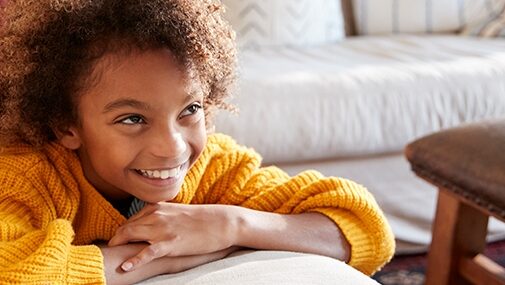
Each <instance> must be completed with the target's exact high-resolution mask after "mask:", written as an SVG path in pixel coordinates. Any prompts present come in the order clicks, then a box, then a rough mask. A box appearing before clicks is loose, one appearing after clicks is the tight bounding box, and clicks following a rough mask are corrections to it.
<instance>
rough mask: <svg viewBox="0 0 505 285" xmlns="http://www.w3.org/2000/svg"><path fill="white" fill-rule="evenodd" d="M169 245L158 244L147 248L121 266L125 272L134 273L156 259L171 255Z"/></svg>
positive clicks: (165, 243)
mask: <svg viewBox="0 0 505 285" xmlns="http://www.w3.org/2000/svg"><path fill="white" fill-rule="evenodd" d="M169 253H170V252H169V249H168V243H167V242H158V243H154V244H151V245H148V246H147V247H145V248H144V249H143V250H142V251H140V252H139V253H138V254H137V255H135V256H134V257H132V258H129V259H128V260H126V261H125V262H123V264H121V269H123V270H124V271H133V270H135V269H137V268H139V267H141V266H142V265H144V264H147V263H149V262H151V261H152V260H154V259H156V258H160V257H162V256H165V255H167V254H169Z"/></svg>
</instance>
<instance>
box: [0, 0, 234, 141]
mask: <svg viewBox="0 0 505 285" xmlns="http://www.w3.org/2000/svg"><path fill="white" fill-rule="evenodd" d="M222 12H223V7H222V5H221V4H220V2H219V1H217V0H8V1H7V5H6V6H5V7H4V8H0V17H3V18H4V27H2V29H0V30H1V31H0V122H1V123H0V136H1V139H0V143H1V144H3V145H5V144H12V143H27V144H30V145H33V146H41V145H43V144H45V143H47V142H49V141H53V140H55V139H56V136H55V130H61V129H64V128H65V127H68V126H70V125H71V124H73V123H75V122H77V120H78V117H77V112H76V107H75V105H76V104H75V102H76V97H77V96H78V95H77V94H78V93H79V92H80V91H82V90H83V89H84V88H85V87H86V85H89V84H90V80H89V78H87V77H89V75H88V74H90V73H91V70H92V68H93V65H94V63H95V62H96V60H97V59H99V58H101V57H102V56H103V55H104V54H106V53H109V52H115V51H119V50H121V51H124V50H129V49H141V50H148V49H156V48H167V49H169V50H170V51H171V52H172V54H173V55H174V57H175V58H176V60H177V61H178V62H179V63H180V64H181V65H182V66H183V67H184V68H185V69H186V70H191V73H192V74H195V75H196V77H197V79H198V81H199V82H200V83H201V85H202V89H203V90H204V92H205V97H204V105H205V112H206V118H207V120H208V118H210V117H211V115H212V114H213V112H214V110H215V109H216V108H228V109H229V108H230V106H229V105H228V104H227V103H226V102H225V100H226V98H227V97H228V95H229V93H230V92H231V84H232V83H233V81H234V79H235V65H236V51H235V42H234V33H233V31H232V29H231V27H230V26H229V25H228V23H226V22H225V21H224V20H223V19H222ZM207 122H209V121H207Z"/></svg>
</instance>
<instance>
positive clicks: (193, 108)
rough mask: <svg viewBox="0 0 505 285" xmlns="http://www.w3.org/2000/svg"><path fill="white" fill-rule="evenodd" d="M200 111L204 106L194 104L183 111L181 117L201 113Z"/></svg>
mask: <svg viewBox="0 0 505 285" xmlns="http://www.w3.org/2000/svg"><path fill="white" fill-rule="evenodd" d="M200 109H202V105H201V104H200V103H193V104H191V105H189V106H188V107H187V108H186V109H185V110H184V111H182V113H181V115H180V117H181V118H183V117H186V116H190V115H193V114H196V113H198V111H200Z"/></svg>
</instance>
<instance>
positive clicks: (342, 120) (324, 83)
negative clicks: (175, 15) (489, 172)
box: [216, 35, 505, 163]
mask: <svg viewBox="0 0 505 285" xmlns="http://www.w3.org/2000/svg"><path fill="white" fill-rule="evenodd" d="M239 63H240V75H239V84H238V89H237V92H236V98H235V101H234V102H235V103H236V105H237V106H238V108H239V109H240V113H239V115H238V116H234V115H230V114H227V113H224V114H220V116H218V118H217V120H216V125H217V131H221V132H224V133H227V134H230V135H231V136H232V137H234V138H236V139H237V140H238V141H239V142H241V143H243V144H246V145H248V146H251V147H254V148H255V149H256V150H257V151H259V152H260V153H261V154H262V155H263V156H264V159H265V162H267V163H268V162H273V163H279V162H289V161H301V160H314V159H329V158H337V157H349V156H356V155H368V154H378V153H385V152H397V151H400V150H402V148H403V147H404V145H405V144H406V143H407V142H408V141H411V140H413V139H414V138H416V137H419V136H421V135H424V134H426V133H429V132H433V131H437V130H440V129H441V128H446V127H451V126H454V125H457V124H459V123H461V122H468V121H474V120H477V119H482V118H492V117H498V116H500V115H501V116H503V115H504V114H505V39H479V38H470V37H460V36H412V35H399V36H384V37H356V38H349V39H346V40H345V41H343V42H341V43H338V44H332V45H325V46H320V47H317V48H269V49H262V50H258V51H244V52H243V53H241V56H240V62H239Z"/></svg>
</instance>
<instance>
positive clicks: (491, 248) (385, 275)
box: [372, 241, 505, 285]
mask: <svg viewBox="0 0 505 285" xmlns="http://www.w3.org/2000/svg"><path fill="white" fill-rule="evenodd" d="M484 254H485V255H486V256H487V257H489V258H490V259H492V260H494V261H495V262H496V263H498V264H500V265H501V266H505V241H498V242H494V243H491V244H489V245H488V246H487V247H486V250H485V251H484ZM425 270H426V254H418V255H407V256H397V257H394V258H393V260H392V261H391V262H390V263H388V264H387V265H386V266H385V267H384V268H383V269H382V270H381V271H380V272H377V273H376V274H375V275H374V276H372V278H373V279H375V280H377V282H379V283H381V284H383V285H422V284H424V275H425Z"/></svg>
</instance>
